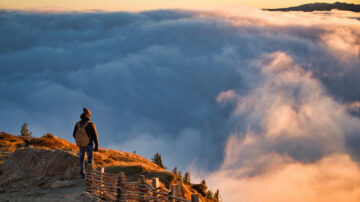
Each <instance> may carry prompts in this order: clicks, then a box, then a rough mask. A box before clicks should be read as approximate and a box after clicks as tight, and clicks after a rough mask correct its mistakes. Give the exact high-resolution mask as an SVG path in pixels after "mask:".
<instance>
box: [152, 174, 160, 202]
mask: <svg viewBox="0 0 360 202" xmlns="http://www.w3.org/2000/svg"><path fill="white" fill-rule="evenodd" d="M151 185H152V186H153V187H154V189H155V190H154V192H156V191H157V188H159V186H160V181H159V178H158V177H154V178H153V179H152V180H151ZM152 196H153V197H154V198H155V199H154V202H157V201H158V200H156V197H157V194H156V193H153V194H152Z"/></svg>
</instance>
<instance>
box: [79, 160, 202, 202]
mask: <svg viewBox="0 0 360 202" xmlns="http://www.w3.org/2000/svg"><path fill="white" fill-rule="evenodd" d="M159 185H160V183H159V178H153V179H152V183H151V184H149V183H147V182H146V180H145V176H144V175H140V177H139V180H138V181H137V182H127V181H126V177H125V174H124V172H120V173H119V174H111V173H105V172H104V168H101V169H100V171H99V170H96V169H94V168H93V167H92V166H91V165H88V166H87V167H86V188H85V190H86V191H87V192H90V193H93V194H95V195H96V196H98V197H99V198H100V199H102V200H105V201H119V202H133V201H139V202H200V200H199V196H198V194H192V195H191V201H189V200H186V199H184V198H182V196H181V195H182V194H181V186H180V185H179V184H172V185H171V187H170V188H171V190H168V189H166V188H164V187H160V186H159Z"/></svg>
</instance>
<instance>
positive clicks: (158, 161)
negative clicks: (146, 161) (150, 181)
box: [151, 152, 166, 169]
mask: <svg viewBox="0 0 360 202" xmlns="http://www.w3.org/2000/svg"><path fill="white" fill-rule="evenodd" d="M151 160H152V162H154V163H155V164H157V165H158V166H160V167H161V168H164V169H166V167H165V166H164V165H163V163H162V160H161V154H159V153H158V152H156V154H155V155H154V156H153V158H152V159H151Z"/></svg>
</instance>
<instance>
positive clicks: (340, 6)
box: [263, 2, 360, 12]
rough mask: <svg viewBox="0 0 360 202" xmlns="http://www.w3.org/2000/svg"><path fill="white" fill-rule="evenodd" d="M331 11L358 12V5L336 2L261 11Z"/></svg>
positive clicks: (359, 5) (359, 8)
mask: <svg viewBox="0 0 360 202" xmlns="http://www.w3.org/2000/svg"><path fill="white" fill-rule="evenodd" d="M332 9H337V10H344V11H353V12H360V4H348V3H341V2H336V3H333V4H329V3H310V4H303V5H300V6H295V7H288V8H274V9H263V10H266V11H304V12H312V11H330V10H332Z"/></svg>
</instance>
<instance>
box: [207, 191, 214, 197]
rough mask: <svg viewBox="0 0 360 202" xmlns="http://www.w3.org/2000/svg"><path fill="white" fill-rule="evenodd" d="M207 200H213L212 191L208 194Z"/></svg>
mask: <svg viewBox="0 0 360 202" xmlns="http://www.w3.org/2000/svg"><path fill="white" fill-rule="evenodd" d="M206 198H207V199H213V193H212V191H211V190H208V191H207V192H206Z"/></svg>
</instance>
